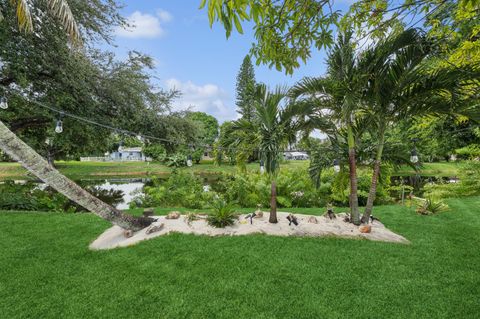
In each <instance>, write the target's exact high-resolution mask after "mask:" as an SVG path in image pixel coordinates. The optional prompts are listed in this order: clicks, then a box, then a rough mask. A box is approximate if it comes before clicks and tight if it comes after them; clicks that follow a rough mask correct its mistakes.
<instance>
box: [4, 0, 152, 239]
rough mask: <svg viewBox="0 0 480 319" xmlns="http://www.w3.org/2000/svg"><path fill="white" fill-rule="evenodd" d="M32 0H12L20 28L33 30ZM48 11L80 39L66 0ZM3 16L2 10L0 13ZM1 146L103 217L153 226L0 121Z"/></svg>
mask: <svg viewBox="0 0 480 319" xmlns="http://www.w3.org/2000/svg"><path fill="white" fill-rule="evenodd" d="M31 3H32V2H29V1H26V0H10V4H11V5H14V6H16V13H17V19H18V24H19V27H20V29H23V30H25V31H26V32H29V31H32V29H33V25H32V15H31V13H30V11H31V7H30V5H31ZM47 4H48V8H49V12H50V13H51V14H53V15H54V16H56V17H57V18H58V19H59V20H60V22H61V25H62V26H63V27H64V29H65V30H66V31H67V32H68V34H69V36H70V38H71V39H72V41H73V42H75V43H79V42H80V32H79V30H78V27H77V24H76V22H75V19H74V17H73V15H72V12H71V11H70V8H69V6H68V4H67V2H66V1H64V0H48V1H47ZM0 16H1V13H0ZM0 149H1V150H2V151H4V152H5V153H6V154H7V155H9V156H10V157H11V158H13V159H14V160H16V161H18V162H19V163H21V164H22V165H23V167H25V168H26V169H27V170H28V171H29V172H31V173H32V174H33V175H35V176H37V177H38V178H39V179H41V180H42V181H44V182H45V183H46V184H47V185H49V186H51V187H52V188H53V189H55V190H57V191H58V192H59V193H61V194H63V195H65V196H66V197H67V198H69V199H70V200H72V201H74V202H76V203H78V204H79V205H81V206H83V207H84V208H86V209H87V210H89V211H91V212H93V213H95V214H96V215H98V216H100V217H101V218H103V219H105V220H107V221H110V222H112V223H113V224H116V225H118V226H120V227H122V228H125V229H129V230H133V231H137V230H140V229H142V228H144V227H147V226H148V225H150V224H151V223H152V222H153V221H154V220H153V219H151V218H146V217H133V216H130V215H126V214H123V213H122V212H121V211H119V210H117V209H115V208H114V207H112V206H110V205H108V204H106V203H104V202H102V201H101V200H99V199H98V198H96V197H95V196H92V195H91V194H90V193H88V192H87V191H85V190H84V189H82V188H81V187H80V186H78V185H77V184H75V183H74V182H73V181H71V180H69V179H68V178H67V177H65V176H64V175H62V174H61V173H60V172H59V171H57V170H56V169H55V168H53V167H51V166H50V165H49V164H48V163H47V161H45V160H44V159H43V158H42V157H41V156H40V155H39V154H38V153H37V152H35V151H34V150H33V149H32V148H31V147H29V146H28V145H27V144H25V143H24V142H23V141H22V140H21V139H19V138H18V137H17V136H16V135H15V134H14V133H13V132H11V131H10V130H9V129H8V127H7V126H6V125H5V124H3V123H2V122H1V121H0Z"/></svg>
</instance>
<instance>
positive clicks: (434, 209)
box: [417, 198, 448, 215]
mask: <svg viewBox="0 0 480 319" xmlns="http://www.w3.org/2000/svg"><path fill="white" fill-rule="evenodd" d="M446 210H448V205H447V204H445V203H443V202H442V201H441V200H436V199H433V198H426V199H425V200H420V202H419V203H418V204H417V213H419V214H421V215H435V214H438V213H441V212H444V211H446Z"/></svg>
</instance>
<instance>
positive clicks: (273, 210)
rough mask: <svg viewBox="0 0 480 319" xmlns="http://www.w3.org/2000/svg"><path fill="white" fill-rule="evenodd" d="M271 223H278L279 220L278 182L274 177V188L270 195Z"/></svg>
mask: <svg viewBox="0 0 480 319" xmlns="http://www.w3.org/2000/svg"><path fill="white" fill-rule="evenodd" d="M268 221H269V222H270V223H273V224H276V223H278V220H277V184H276V182H275V179H272V188H271V196H270V217H269V218H268Z"/></svg>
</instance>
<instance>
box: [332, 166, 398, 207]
mask: <svg viewBox="0 0 480 319" xmlns="http://www.w3.org/2000/svg"><path fill="white" fill-rule="evenodd" d="M391 172H392V168H391V166H389V165H383V166H382V168H381V172H380V176H379V180H378V184H377V193H376V198H375V203H387V202H389V201H391V197H390V194H389V188H390V179H391ZM372 173H373V171H372V170H371V169H367V168H360V169H358V170H357V186H358V190H357V192H358V203H359V205H365V204H366V203H367V198H368V193H369V192H370V185H371V182H372ZM349 196H350V179H349V173H348V171H347V170H344V171H341V172H339V173H337V174H336V175H335V176H334V178H333V183H332V189H331V199H332V201H333V202H334V203H335V204H336V205H348V203H349Z"/></svg>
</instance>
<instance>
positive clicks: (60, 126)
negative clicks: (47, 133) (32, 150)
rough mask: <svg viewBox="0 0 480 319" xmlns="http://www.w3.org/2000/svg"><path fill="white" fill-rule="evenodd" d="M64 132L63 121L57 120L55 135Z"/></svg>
mask: <svg viewBox="0 0 480 319" xmlns="http://www.w3.org/2000/svg"><path fill="white" fill-rule="evenodd" d="M62 132H63V122H62V120H57V125H56V126H55V133H58V134H60V133H62Z"/></svg>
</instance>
